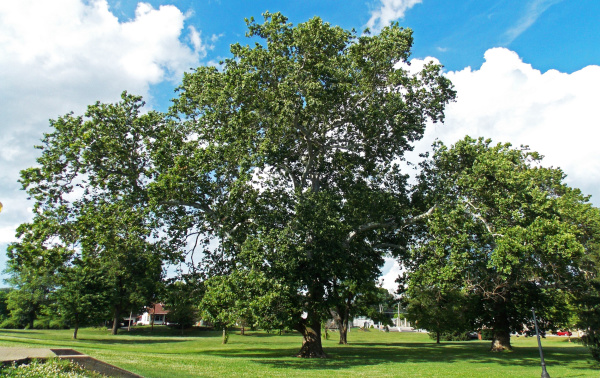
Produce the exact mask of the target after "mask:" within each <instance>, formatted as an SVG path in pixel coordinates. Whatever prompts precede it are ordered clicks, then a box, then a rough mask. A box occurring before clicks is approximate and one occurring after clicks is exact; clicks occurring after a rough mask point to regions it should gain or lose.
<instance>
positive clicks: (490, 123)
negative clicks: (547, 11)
mask: <svg viewBox="0 0 600 378" xmlns="http://www.w3.org/2000/svg"><path fill="white" fill-rule="evenodd" d="M419 63H421V62H419V61H416V60H413V65H415V64H419ZM447 77H448V78H449V79H450V80H452V82H453V83H454V86H455V89H456V91H457V93H458V97H457V101H456V102H455V103H452V104H450V105H449V106H448V107H447V110H446V121H445V124H443V125H441V124H435V125H430V126H429V127H428V128H427V130H426V132H425V137H424V138H423V140H422V141H420V142H419V143H418V145H417V147H416V149H415V150H416V151H415V152H414V153H413V154H412V157H413V159H415V158H416V156H417V155H416V154H417V153H418V152H422V151H424V150H429V149H430V146H431V143H432V142H433V140H434V139H436V138H439V139H440V140H442V141H443V142H444V143H446V144H451V143H454V142H456V141H457V140H459V139H462V138H463V137H464V136H465V135H467V134H468V135H470V136H472V137H479V136H483V137H486V138H492V140H493V141H494V142H511V143H512V144H513V145H515V146H519V145H521V144H524V145H529V146H530V147H531V149H532V150H534V151H538V152H540V153H541V154H542V155H545V159H544V161H543V163H544V165H546V166H554V167H561V168H562V169H563V170H564V171H565V173H566V174H567V175H568V177H567V182H568V183H569V184H570V185H571V186H574V187H578V188H581V189H582V190H583V192H584V193H586V194H592V195H593V197H592V200H593V201H594V203H595V204H596V205H600V201H599V200H600V187H598V185H597V183H598V182H600V149H599V148H598V147H597V140H598V137H599V136H600V122H599V121H598V115H597V106H598V100H599V97H598V92H597V88H598V87H599V86H600V66H588V67H585V68H583V69H582V70H580V71H577V72H574V73H572V74H567V73H561V72H558V71H556V70H549V71H547V72H545V73H542V72H540V71H539V70H536V69H534V68H533V67H532V66H531V65H530V64H527V63H524V62H523V61H522V60H521V59H520V58H519V56H518V55H517V54H516V53H515V52H513V51H510V50H507V49H505V48H493V49H490V50H488V51H487V52H486V53H485V62H484V63H483V65H482V66H481V68H480V69H479V70H472V69H471V68H470V67H467V68H465V69H463V70H461V71H455V72H449V73H447Z"/></svg>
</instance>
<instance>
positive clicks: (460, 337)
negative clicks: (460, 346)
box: [428, 332, 471, 341]
mask: <svg viewBox="0 0 600 378" xmlns="http://www.w3.org/2000/svg"><path fill="white" fill-rule="evenodd" d="M428 335H429V338H430V339H433V340H436V339H437V334H436V333H435V332H429V333H428ZM468 340H471V337H470V336H469V332H442V333H441V334H440V341H468Z"/></svg>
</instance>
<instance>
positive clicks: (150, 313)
mask: <svg viewBox="0 0 600 378" xmlns="http://www.w3.org/2000/svg"><path fill="white" fill-rule="evenodd" d="M168 313H169V310H165V308H164V307H163V304H162V303H155V304H153V305H151V306H149V307H146V311H145V312H144V313H143V314H142V315H141V316H140V317H138V322H137V324H138V325H151V324H152V319H153V318H154V325H163V324H168V323H167V318H166V316H167V314H168Z"/></svg>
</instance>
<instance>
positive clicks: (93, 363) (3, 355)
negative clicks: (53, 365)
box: [0, 347, 143, 378]
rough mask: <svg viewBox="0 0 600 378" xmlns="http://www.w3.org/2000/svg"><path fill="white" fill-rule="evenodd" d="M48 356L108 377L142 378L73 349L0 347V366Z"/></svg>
mask: <svg viewBox="0 0 600 378" xmlns="http://www.w3.org/2000/svg"><path fill="white" fill-rule="evenodd" d="M50 357H58V358H60V359H67V360H70V361H71V362H74V363H76V364H78V365H80V366H82V367H83V368H84V369H88V370H93V371H97V372H98V373H101V374H104V375H107V376H109V377H119V378H143V377H142V376H141V375H137V374H134V373H132V372H130V371H127V370H124V369H121V368H119V367H117V366H114V365H110V364H107V363H106V362H103V361H100V360H97V359H95V358H93V357H90V356H86V355H85V354H83V353H79V352H77V351H76V350H73V349H68V348H61V349H54V348H52V349H50V348H14V347H0V366H1V365H2V364H5V363H11V362H13V361H16V362H20V363H23V362H28V361H29V360H31V359H34V358H37V359H46V358H50Z"/></svg>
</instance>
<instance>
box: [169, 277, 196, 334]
mask: <svg viewBox="0 0 600 378" xmlns="http://www.w3.org/2000/svg"><path fill="white" fill-rule="evenodd" d="M201 298H202V293H201V286H200V283H199V282H198V280H197V279H196V278H195V277H193V276H181V277H179V278H177V279H171V280H169V281H168V282H167V284H166V287H165V294H164V308H165V309H166V310H168V311H169V315H168V317H169V322H173V323H177V324H178V325H179V328H180V329H181V334H182V335H183V331H184V329H186V328H189V327H191V326H192V325H194V324H195V323H196V321H197V320H198V317H199V309H198V304H199V303H200V300H201Z"/></svg>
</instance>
